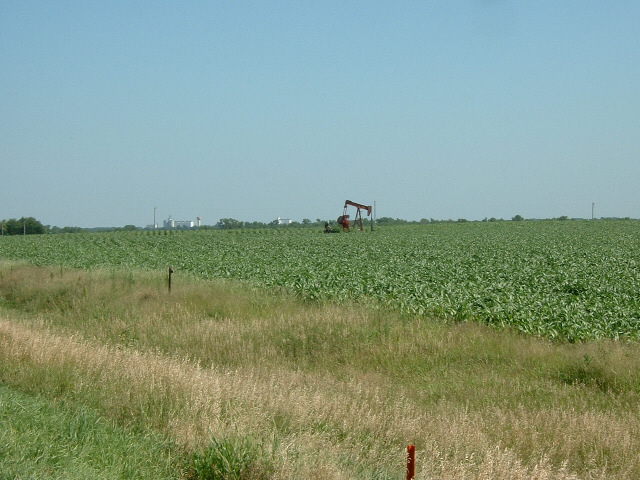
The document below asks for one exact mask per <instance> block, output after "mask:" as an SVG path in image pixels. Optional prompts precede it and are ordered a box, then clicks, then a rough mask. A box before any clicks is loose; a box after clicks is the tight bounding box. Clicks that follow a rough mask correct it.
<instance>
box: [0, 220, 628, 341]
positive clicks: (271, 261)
mask: <svg viewBox="0 0 640 480" xmlns="http://www.w3.org/2000/svg"><path fill="white" fill-rule="evenodd" d="M0 258H3V259H8V260H26V261H28V262H32V263H34V264H37V265H66V266H70V267H78V268H116V267H117V268H124V269H144V270H158V271H159V272H164V271H166V269H167V268H168V267H169V266H173V268H174V270H175V272H176V273H175V277H174V278H180V275H184V274H189V275H193V276H196V277H201V278H230V279H237V280H241V281H243V282H247V283H250V284H253V285H256V286H264V287H268V288H282V289H286V290H290V291H293V292H295V293H296V294H297V295H299V296H301V297H302V298H304V299H309V300H319V301H331V302H339V303H350V302H364V303H367V304H369V305H373V306H383V307H386V308H391V309H395V310H399V311H401V312H403V313H406V314H410V315H417V316H430V317H439V318H442V319H445V320H453V321H478V322H481V323H486V324H490V325H495V326H498V327H512V328H514V329H516V330H518V331H521V332H524V333H527V334H533V335H538V336H544V337H548V338H552V339H560V340H568V341H576V340H588V339H596V338H638V337H640V222H638V221H635V220H598V221H523V222H461V223H437V224H427V225H407V226H397V227H379V228H377V229H376V230H375V231H374V232H370V231H367V232H352V233H349V234H339V235H325V234H322V233H320V231H318V229H311V228H307V229H264V230H202V231H187V232H180V231H175V232H171V231H169V232H165V231H160V232H147V231H139V232H114V233H100V234H64V235H33V236H26V237H20V236H17V237H4V238H2V239H1V241H0Z"/></svg>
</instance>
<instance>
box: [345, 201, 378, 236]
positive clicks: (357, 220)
mask: <svg viewBox="0 0 640 480" xmlns="http://www.w3.org/2000/svg"><path fill="white" fill-rule="evenodd" d="M349 205H351V206H352V207H356V209H357V210H356V216H355V218H354V219H353V222H354V223H355V224H356V225H360V231H362V230H364V228H363V226H362V213H360V210H366V211H367V216H370V215H371V211H372V210H373V208H372V207H371V205H362V204H360V203H355V202H352V201H351V200H347V201H345V202H344V210H343V212H342V215H341V216H339V217H338V223H339V224H340V225H342V230H343V231H346V232H348V231H349V230H351V221H350V220H349V215H347V207H348V206H349Z"/></svg>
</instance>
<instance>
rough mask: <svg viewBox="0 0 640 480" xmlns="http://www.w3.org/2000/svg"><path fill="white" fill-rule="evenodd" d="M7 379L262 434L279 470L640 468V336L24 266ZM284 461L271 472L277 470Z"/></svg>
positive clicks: (133, 410)
mask: <svg viewBox="0 0 640 480" xmlns="http://www.w3.org/2000/svg"><path fill="white" fill-rule="evenodd" d="M0 272H1V273H0V297H2V301H1V302H0V305H3V307H2V310H1V314H0V362H1V365H2V370H1V371H0V380H1V381H2V382H6V383H9V384H11V385H14V386H17V387H19V388H21V389H22V390H25V391H31V392H34V393H38V394H40V395H45V396H48V397H51V398H63V399H67V400H69V401H73V402H78V403H81V404H83V405H88V406H91V407H92V408H95V409H97V410H98V411H100V412H103V414H104V415H108V416H109V417H111V418H114V419H116V420H117V421H118V422H120V423H122V424H128V425H135V426H137V427H139V428H144V429H147V428H148V429H153V430H155V431H160V432H164V433H165V434H166V435H168V436H169V437H170V438H171V439H172V440H173V441H175V442H176V443H177V444H179V445H180V447H181V448H182V449H183V450H184V451H186V452H189V451H201V450H202V449H204V448H206V446H207V445H208V444H209V443H210V442H211V439H212V438H216V439H224V438H249V439H251V440H252V441H253V442H254V443H256V444H259V445H260V447H261V450H260V451H261V455H262V458H261V462H262V464H263V474H264V475H268V476H269V477H270V478H280V479H288V478H318V479H320V478H323V479H327V478H335V479H343V478H344V479H348V478H349V479H350V478H379V479H382V478H402V475H403V469H404V452H405V448H406V445H407V444H409V443H414V444H416V446H417V451H418V467H419V468H418V478H422V479H426V478H430V479H432V478H440V479H454V478H456V479H459V478H495V479H507V478H509V479H524V478H533V479H546V478H554V479H555V478H557V479H570V478H584V479H601V478H602V479H604V478H621V479H622V478H640V460H639V459H638V458H637V452H638V451H640V450H639V447H640V417H639V416H638V413H639V412H638V405H639V404H638V396H639V389H638V386H639V385H640V380H639V378H638V371H639V370H638V367H639V366H640V365H639V363H640V359H639V356H638V355H637V354H638V352H639V349H638V346H637V345H635V344H621V343H616V342H599V343H592V344H588V345H554V344H550V343H548V342H545V341H542V340H537V339H531V338H523V337H521V336H517V335H512V334H510V333H508V332H495V331H493V330H490V329H487V328H483V327H479V326H474V325H445V324H442V323H438V322H431V321H426V320H424V319H422V320H420V319H410V318H402V317H398V316H395V315H392V314H386V313H384V312H379V311H377V312H374V311H367V310H364V309H362V308H359V309H357V310H356V309H353V310H352V309H345V308H338V307H335V306H331V305H308V304H300V303H299V302H297V301H296V300H295V299H292V298H288V297H286V296H278V295H268V294H265V293H264V292H260V291H252V290H248V289H245V288H242V287H238V286H237V285H221V284H213V283H204V282H195V281H192V280H187V279H183V280H182V283H181V284H180V283H178V285H175V286H174V289H173V291H172V293H171V295H168V294H167V293H166V291H165V285H164V284H163V281H162V279H160V280H159V279H158V278H154V277H153V276H151V275H149V274H136V275H133V276H132V275H130V274H120V273H114V272H95V273H89V272H77V271H60V270H56V269H33V268H32V267H24V266H17V265H12V266H11V267H8V266H6V265H5V266H3V267H2V269H1V270H0ZM265 472H268V473H265Z"/></svg>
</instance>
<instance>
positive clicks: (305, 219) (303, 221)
mask: <svg viewBox="0 0 640 480" xmlns="http://www.w3.org/2000/svg"><path fill="white" fill-rule="evenodd" d="M302 225H304V226H305V227H308V226H309V225H311V220H309V219H308V218H303V219H302Z"/></svg>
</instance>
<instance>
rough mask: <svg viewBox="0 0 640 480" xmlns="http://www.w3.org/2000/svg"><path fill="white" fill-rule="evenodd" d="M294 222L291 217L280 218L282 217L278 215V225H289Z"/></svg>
mask: <svg viewBox="0 0 640 480" xmlns="http://www.w3.org/2000/svg"><path fill="white" fill-rule="evenodd" d="M292 222H293V220H291V219H290V218H280V217H278V225H289V224H290V223H292Z"/></svg>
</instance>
